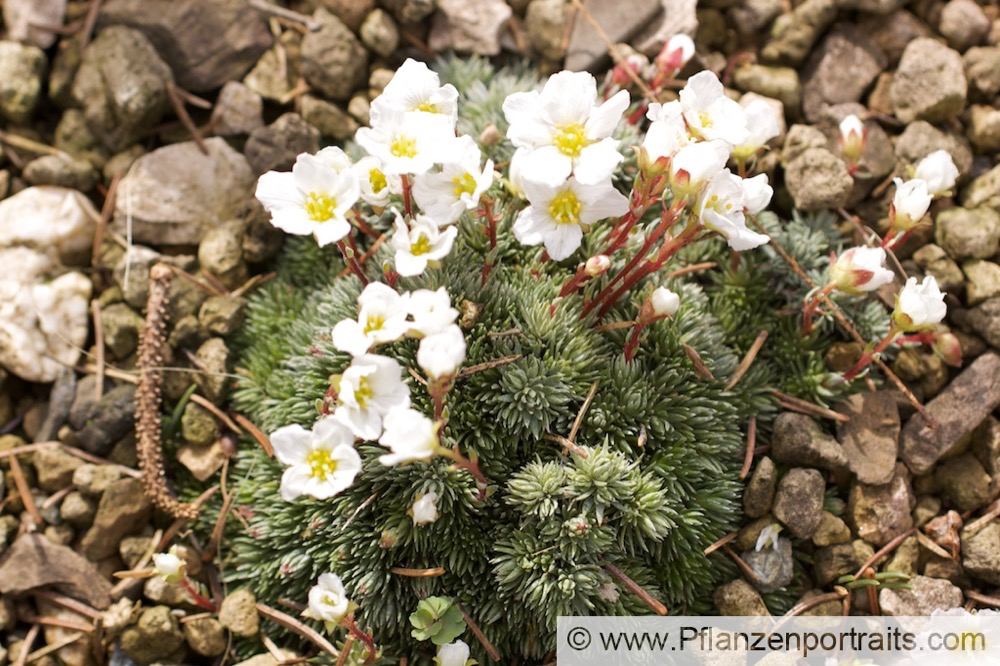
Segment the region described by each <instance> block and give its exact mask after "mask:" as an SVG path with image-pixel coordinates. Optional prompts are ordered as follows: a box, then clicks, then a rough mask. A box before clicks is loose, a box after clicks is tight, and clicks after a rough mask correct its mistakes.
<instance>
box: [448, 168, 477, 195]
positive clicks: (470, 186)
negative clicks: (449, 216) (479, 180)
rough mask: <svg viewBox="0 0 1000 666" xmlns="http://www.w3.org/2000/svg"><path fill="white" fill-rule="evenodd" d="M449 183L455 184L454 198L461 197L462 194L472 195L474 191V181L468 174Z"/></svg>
mask: <svg viewBox="0 0 1000 666" xmlns="http://www.w3.org/2000/svg"><path fill="white" fill-rule="evenodd" d="M451 182H452V183H454V184H455V196H456V197H461V196H462V195H463V194H474V193H475V191H476V179H475V178H473V177H472V174H471V173H469V172H466V173H465V174H464V175H462V176H456V177H454V178H452V179H451Z"/></svg>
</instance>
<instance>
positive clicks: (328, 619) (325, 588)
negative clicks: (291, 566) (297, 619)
mask: <svg viewBox="0 0 1000 666" xmlns="http://www.w3.org/2000/svg"><path fill="white" fill-rule="evenodd" d="M350 609H351V600H350V599H348V598H347V590H345V589H344V583H343V581H342V580H340V576H338V575H337V574H334V573H325V574H322V575H321V576H320V577H319V579H318V580H317V581H316V584H315V585H313V586H312V588H311V589H310V590H309V607H308V608H306V610H305V611H303V613H302V616H303V617H308V618H311V619H313V620H320V621H322V622H324V623H326V626H327V627H328V628H331V629H332V628H333V626H335V625H336V624H337V623H339V622H340V621H341V620H342V619H343V618H344V616H345V615H347V613H348V611H350Z"/></svg>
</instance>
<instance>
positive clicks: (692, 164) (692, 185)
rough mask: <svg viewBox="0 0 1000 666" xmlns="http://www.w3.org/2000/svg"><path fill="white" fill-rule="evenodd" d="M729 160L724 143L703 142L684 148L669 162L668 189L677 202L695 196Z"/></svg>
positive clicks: (727, 146) (727, 150) (727, 149)
mask: <svg viewBox="0 0 1000 666" xmlns="http://www.w3.org/2000/svg"><path fill="white" fill-rule="evenodd" d="M728 160H729V145H728V144H726V142H725V141H703V142H701V143H692V144H690V145H687V146H684V147H683V148H681V149H680V150H679V151H677V154H675V155H674V157H673V159H672V160H671V161H670V188H671V190H672V191H673V194H674V198H675V199H677V200H678V201H679V200H681V199H684V198H687V197H693V196H694V195H697V194H698V192H699V191H700V190H701V188H702V187H704V185H705V184H706V183H707V182H708V181H709V180H711V179H712V178H713V177H715V176H716V174H718V173H721V172H722V169H723V168H725V166H726V162H727V161H728Z"/></svg>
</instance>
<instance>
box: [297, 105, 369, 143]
mask: <svg viewBox="0 0 1000 666" xmlns="http://www.w3.org/2000/svg"><path fill="white" fill-rule="evenodd" d="M302 118H303V119H304V120H305V121H306V122H307V123H309V124H310V125H312V126H313V127H315V128H316V129H318V130H319V132H320V134H322V135H323V136H326V137H330V138H333V139H337V140H340V141H343V140H345V139H349V138H351V137H353V136H354V133H355V132H356V131H357V130H358V127H359V125H358V122H357V121H356V120H355V119H354V118H353V117H351V115H350V114H349V113H347V112H346V111H344V110H343V109H341V108H340V107H339V106H337V105H336V104H331V103H330V102H327V101H326V100H322V99H320V98H318V97H313V96H312V95H303V96H302Z"/></svg>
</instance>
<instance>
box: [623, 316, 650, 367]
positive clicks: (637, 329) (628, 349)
mask: <svg viewBox="0 0 1000 666" xmlns="http://www.w3.org/2000/svg"><path fill="white" fill-rule="evenodd" d="M645 327H646V322H644V321H642V319H640V320H639V321H637V322H635V326H633V327H632V335H631V337H629V340H628V343H626V345H625V361H626V362H628V363H631V362H632V359H634V358H635V353H636V351H638V349H639V334H640V333H642V329H644V328H645Z"/></svg>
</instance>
